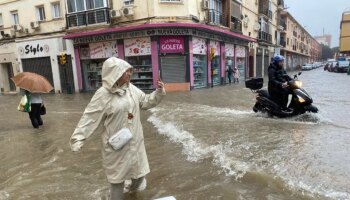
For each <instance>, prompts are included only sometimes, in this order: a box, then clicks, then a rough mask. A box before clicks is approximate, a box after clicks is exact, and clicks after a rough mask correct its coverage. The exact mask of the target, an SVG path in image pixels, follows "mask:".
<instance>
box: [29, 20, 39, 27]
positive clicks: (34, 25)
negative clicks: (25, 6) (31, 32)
mask: <svg viewBox="0 0 350 200" xmlns="http://www.w3.org/2000/svg"><path fill="white" fill-rule="evenodd" d="M30 27H32V29H38V28H39V27H40V24H39V22H38V21H36V22H30Z"/></svg>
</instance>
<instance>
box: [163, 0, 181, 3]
mask: <svg viewBox="0 0 350 200" xmlns="http://www.w3.org/2000/svg"><path fill="white" fill-rule="evenodd" d="M159 1H160V2H161V3H163V2H166V3H181V2H182V0H159Z"/></svg>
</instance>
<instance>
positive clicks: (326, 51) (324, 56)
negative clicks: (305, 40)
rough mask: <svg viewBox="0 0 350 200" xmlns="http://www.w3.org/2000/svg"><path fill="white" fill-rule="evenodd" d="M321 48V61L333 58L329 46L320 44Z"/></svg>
mask: <svg viewBox="0 0 350 200" xmlns="http://www.w3.org/2000/svg"><path fill="white" fill-rule="evenodd" d="M321 47H322V56H321V59H322V60H327V59H329V58H333V56H334V54H333V52H332V49H331V48H330V47H329V46H326V45H324V44H321Z"/></svg>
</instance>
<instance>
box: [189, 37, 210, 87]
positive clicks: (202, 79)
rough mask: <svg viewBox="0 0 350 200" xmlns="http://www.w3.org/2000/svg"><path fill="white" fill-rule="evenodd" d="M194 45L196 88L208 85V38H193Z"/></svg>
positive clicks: (194, 78)
mask: <svg viewBox="0 0 350 200" xmlns="http://www.w3.org/2000/svg"><path fill="white" fill-rule="evenodd" d="M192 45H193V46H192V47H193V76H194V77H193V80H194V85H193V87H194V88H202V87H207V86H208V65H207V44H206V39H203V38H197V37H193V38H192Z"/></svg>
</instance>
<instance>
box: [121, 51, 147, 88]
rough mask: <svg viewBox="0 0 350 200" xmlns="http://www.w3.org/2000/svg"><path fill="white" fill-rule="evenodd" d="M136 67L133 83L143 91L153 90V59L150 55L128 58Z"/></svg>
mask: <svg viewBox="0 0 350 200" xmlns="http://www.w3.org/2000/svg"><path fill="white" fill-rule="evenodd" d="M126 61H128V62H129V63H130V65H132V66H133V67H134V72H133V76H132V78H131V82H132V83H133V84H134V85H135V86H137V87H138V88H140V89H141V90H152V89H153V70H152V58H151V56H150V55H144V56H132V57H126Z"/></svg>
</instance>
